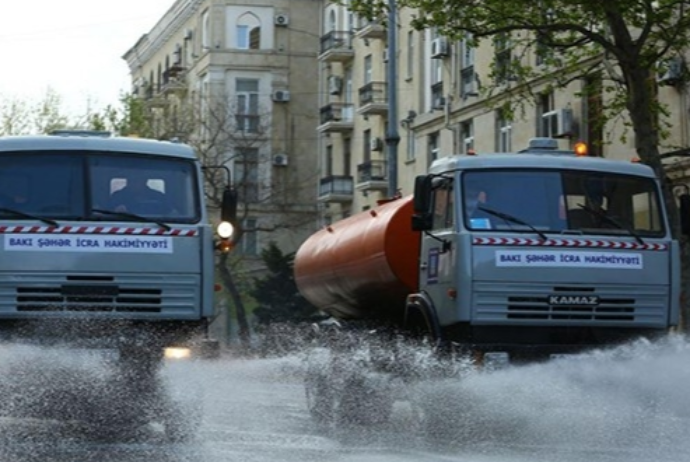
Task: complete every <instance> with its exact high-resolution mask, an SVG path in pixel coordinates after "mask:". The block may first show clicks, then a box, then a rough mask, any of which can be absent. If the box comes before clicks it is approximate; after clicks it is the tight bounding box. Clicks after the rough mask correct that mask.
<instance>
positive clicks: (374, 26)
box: [357, 19, 386, 40]
mask: <svg viewBox="0 0 690 462" xmlns="http://www.w3.org/2000/svg"><path fill="white" fill-rule="evenodd" d="M357 37H358V38H361V39H366V40H370V39H382V38H385V37H386V28H385V27H383V25H382V24H381V23H380V22H378V21H376V20H374V21H367V20H366V19H365V20H362V23H361V24H360V27H359V30H358V31H357Z"/></svg>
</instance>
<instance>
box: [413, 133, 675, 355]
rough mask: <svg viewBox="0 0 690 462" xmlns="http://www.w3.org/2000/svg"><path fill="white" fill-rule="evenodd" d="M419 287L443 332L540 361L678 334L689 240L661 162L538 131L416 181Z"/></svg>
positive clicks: (473, 346)
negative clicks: (591, 148)
mask: <svg viewBox="0 0 690 462" xmlns="http://www.w3.org/2000/svg"><path fill="white" fill-rule="evenodd" d="M414 209H415V212H414V215H413V219H412V221H413V228H414V229H415V230H417V231H422V241H421V251H420V265H419V292H418V293H415V294H411V295H410V296H409V297H408V301H407V310H408V312H415V311H420V312H422V313H423V317H424V318H425V319H427V320H430V321H428V322H429V324H430V325H432V326H433V328H432V331H435V332H439V333H440V334H439V336H441V337H442V339H444V340H446V341H449V342H451V341H452V342H459V343H460V344H462V345H463V347H465V348H467V349H470V350H472V351H475V352H477V354H478V355H485V354H490V355H492V356H497V357H500V358H504V359H506V360H508V358H509V359H510V360H513V359H515V360H519V359H520V358H526V359H533V358H534V357H535V356H547V355H552V354H558V353H562V352H568V351H574V350H582V349H584V348H587V347H597V346H602V345H606V344H611V343H619V342H623V341H625V340H628V339H632V338H635V337H639V336H655V335H659V334H662V333H666V332H668V329H669V328H670V327H671V326H674V325H676V324H677V323H678V318H679V299H680V290H679V285H680V282H679V274H680V262H679V247H678V243H677V242H676V241H675V240H674V239H673V238H672V235H671V227H670V224H669V221H668V214H667V212H666V210H665V207H664V202H663V199H662V193H661V187H660V184H659V182H658V180H657V178H656V176H655V173H654V171H653V170H652V169H651V168H650V167H648V166H645V165H642V164H639V163H632V162H630V163H628V162H623V161H615V160H607V159H602V158H590V157H585V156H577V155H575V153H574V152H571V151H562V150H558V149H557V147H556V144H555V140H548V139H536V140H533V142H532V143H531V146H530V148H528V149H526V150H524V151H521V152H519V153H509V154H485V155H464V156H452V157H446V158H442V159H439V160H437V161H436V162H435V163H434V164H433V165H432V166H431V168H430V171H429V174H428V175H424V176H421V177H419V178H418V179H417V187H416V191H415V197H414Z"/></svg>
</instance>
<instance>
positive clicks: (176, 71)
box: [161, 66, 188, 95]
mask: <svg viewBox="0 0 690 462" xmlns="http://www.w3.org/2000/svg"><path fill="white" fill-rule="evenodd" d="M187 88H188V86H187V78H186V69H185V68H183V67H181V66H173V67H171V68H170V69H168V70H167V71H164V72H163V84H162V85H161V93H163V94H178V95H181V94H184V93H185V92H186V91H187Z"/></svg>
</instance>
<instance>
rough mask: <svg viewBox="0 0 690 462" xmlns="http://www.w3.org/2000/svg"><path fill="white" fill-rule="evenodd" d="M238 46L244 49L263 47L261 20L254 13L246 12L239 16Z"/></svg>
mask: <svg viewBox="0 0 690 462" xmlns="http://www.w3.org/2000/svg"><path fill="white" fill-rule="evenodd" d="M236 46H237V48H239V49H242V50H258V49H259V48H261V21H259V18H258V17H257V16H256V15H254V14H253V13H245V14H243V15H242V16H240V17H239V18H237V37H236Z"/></svg>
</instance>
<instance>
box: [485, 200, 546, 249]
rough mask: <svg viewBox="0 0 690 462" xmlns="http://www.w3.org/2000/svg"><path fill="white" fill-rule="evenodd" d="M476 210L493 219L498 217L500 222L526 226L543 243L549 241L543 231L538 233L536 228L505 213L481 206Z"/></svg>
mask: <svg viewBox="0 0 690 462" xmlns="http://www.w3.org/2000/svg"><path fill="white" fill-rule="evenodd" d="M477 209H478V210H481V211H482V212H486V213H488V214H489V215H493V216H495V217H498V218H500V219H501V220H505V221H509V222H511V223H515V224H516V225H522V226H527V227H528V228H529V229H531V230H532V231H534V232H535V233H536V234H538V235H539V237H541V238H542V239H544V240H545V241H547V240H548V239H549V237H548V236H547V235H546V234H544V232H543V231H539V230H538V229H537V228H535V227H534V226H533V225H531V224H529V223H527V222H526V221H524V220H521V219H519V218H518V217H514V216H512V215H509V214H507V213H505V212H499V211H498V210H493V209H490V208H487V207H484V206H482V205H480V206H478V207H477Z"/></svg>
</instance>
